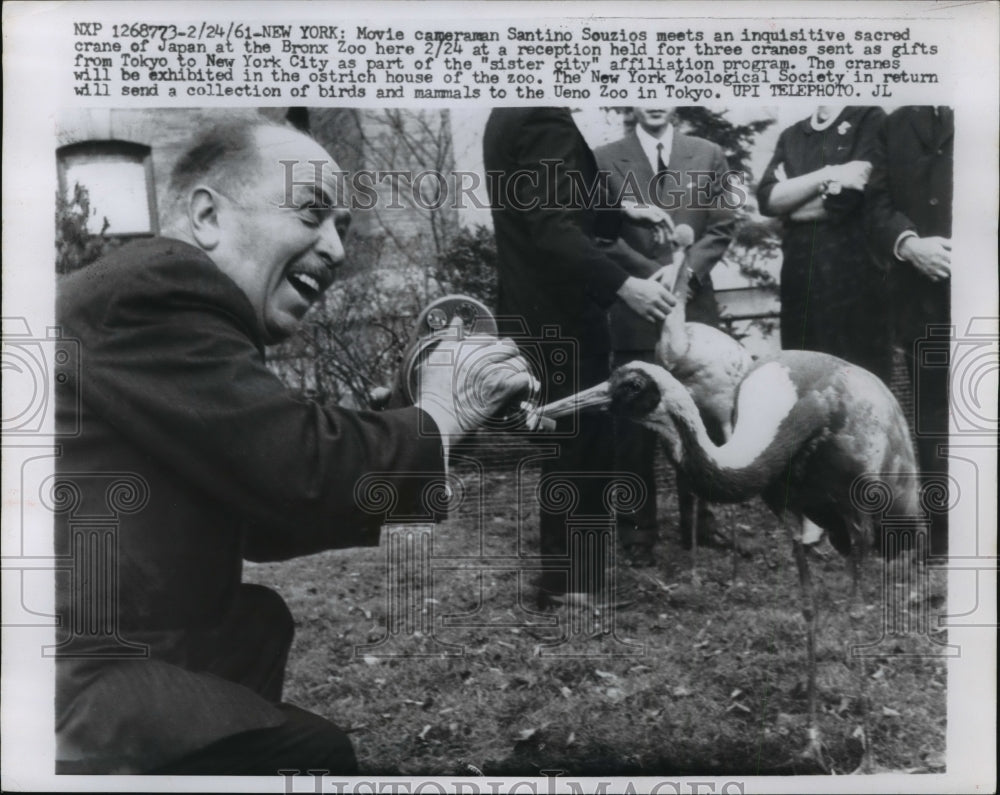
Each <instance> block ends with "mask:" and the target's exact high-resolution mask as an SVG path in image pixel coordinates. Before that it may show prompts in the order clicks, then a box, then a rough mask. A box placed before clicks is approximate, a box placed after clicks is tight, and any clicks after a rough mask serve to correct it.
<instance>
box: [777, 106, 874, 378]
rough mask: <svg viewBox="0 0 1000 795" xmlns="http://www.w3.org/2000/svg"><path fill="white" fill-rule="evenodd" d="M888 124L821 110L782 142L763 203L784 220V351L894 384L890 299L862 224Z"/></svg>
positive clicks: (861, 113) (850, 110)
mask: <svg viewBox="0 0 1000 795" xmlns="http://www.w3.org/2000/svg"><path fill="white" fill-rule="evenodd" d="M884 118H885V112H884V111H883V110H882V109H881V108H875V107H867V108H866V107H845V108H840V109H838V108H832V107H828V106H823V107H819V108H817V109H816V111H815V112H814V113H813V114H812V116H810V117H809V118H807V119H803V120H802V121H800V122H798V123H796V124H793V125H792V126H791V127H789V128H788V129H786V130H785V131H784V132H782V133H781V136H780V137H779V138H778V144H777V147H776V148H775V150H774V157H773V158H771V162H770V164H769V165H768V167H767V170H766V171H765V172H764V176H763V178H762V179H761V182H760V186H759V187H758V189H757V197H758V200H759V202H760V209H761V212H762V213H764V214H765V215H773V216H780V217H781V218H782V220H783V221H784V224H783V227H784V232H783V239H782V252H783V255H784V258H783V261H782V265H781V347H782V348H783V349H786V350H787V349H799V350H814V351H823V352H825V353H831V354H833V355H835V356H839V357H841V358H842V359H846V360H847V361H849V362H852V363H854V364H858V365H860V366H862V367H864V368H865V369H867V370H870V371H871V372H873V373H875V375H877V376H879V377H880V378H882V379H883V380H885V381H887V380H888V379H889V376H890V373H891V367H892V352H891V348H890V343H889V328H890V326H889V317H888V309H889V303H888V301H889V299H888V291H887V287H886V280H885V273H884V272H883V271H882V270H880V269H879V268H878V267H877V266H876V264H875V261H874V260H873V258H872V257H871V256H870V254H869V251H868V248H867V245H866V237H865V231H864V224H863V222H862V221H863V219H862V215H861V214H862V211H863V208H862V203H863V198H864V188H865V184H866V183H867V181H868V175H869V174H870V173H871V152H872V148H873V146H874V143H875V137H876V134H877V132H878V129H879V126H880V125H881V124H882V120H883V119H884Z"/></svg>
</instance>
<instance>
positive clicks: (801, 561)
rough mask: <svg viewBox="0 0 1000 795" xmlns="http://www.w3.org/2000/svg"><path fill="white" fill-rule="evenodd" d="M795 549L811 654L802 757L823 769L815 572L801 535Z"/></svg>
mask: <svg viewBox="0 0 1000 795" xmlns="http://www.w3.org/2000/svg"><path fill="white" fill-rule="evenodd" d="M792 546H793V548H794V551H795V565H796V567H797V568H798V570H799V586H800V588H801V591H802V617H803V618H804V619H805V622H806V648H807V653H808V666H809V671H808V677H809V681H808V689H807V693H808V696H807V697H808V703H809V743H808V745H806V748H805V750H804V751H803V752H802V754H801V756H802V758H804V759H810V760H812V761H815V762H816V764H818V765H819V766H820V767H822V768H823V769H824V770H826V769H827V765H826V763H825V762H824V760H823V742H822V739H821V737H820V731H819V726H818V724H817V723H816V593H815V589H814V588H813V582H812V575H811V573H810V571H809V561H808V560H806V550H805V546H804V545H803V543H802V537H801V535H800V534H796V535H794V536H793V539H792Z"/></svg>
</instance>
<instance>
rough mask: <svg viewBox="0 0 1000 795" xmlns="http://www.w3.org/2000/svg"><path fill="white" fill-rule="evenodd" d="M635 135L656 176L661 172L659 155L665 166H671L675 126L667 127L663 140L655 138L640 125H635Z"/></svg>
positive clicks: (669, 125)
mask: <svg viewBox="0 0 1000 795" xmlns="http://www.w3.org/2000/svg"><path fill="white" fill-rule="evenodd" d="M635 134H636V137H638V139H639V146H641V147H642V151H643V152H644V153H645V154H646V159H647V160H648V161H649V165H650V168H652V169H653V173H654V174H655V173H656V172H657V171H658V170H659V166H658V165H657V155H659V156H660V157H662V158H663V165H664V166H669V165H670V150H671V147H673V144H674V125H673V124H668V125H667V128H666V129H665V130H664V131H663V136H662V137H661V138H654V137H653V136H652V135H650V134H649V133H648V132H646V131H645V130H644V129H643V128H642V127H641V126H640V125H638V124H637V125H635ZM660 145H662V147H663V148H662V150H660V149H659V148H658V147H659V146H660ZM661 152H662V153H661Z"/></svg>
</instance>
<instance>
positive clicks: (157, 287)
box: [61, 260, 443, 558]
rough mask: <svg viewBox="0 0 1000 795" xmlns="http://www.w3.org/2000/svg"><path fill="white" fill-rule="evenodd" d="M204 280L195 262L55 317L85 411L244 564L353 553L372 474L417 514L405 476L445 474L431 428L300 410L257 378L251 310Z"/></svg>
mask: <svg viewBox="0 0 1000 795" xmlns="http://www.w3.org/2000/svg"><path fill="white" fill-rule="evenodd" d="M212 267H214V266H211V264H210V263H205V262H201V261H190V260H189V261H188V262H186V263H183V264H182V265H179V266H172V268H171V277H170V278H169V280H166V281H165V280H164V278H163V274H162V270H158V269H157V268H145V269H143V268H136V269H135V272H136V273H137V274H138V275H137V276H136V277H135V280H138V281H139V282H140V284H139V285H138V286H134V285H132V286H130V287H129V288H128V289H120V290H118V294H117V296H116V297H115V298H113V299H112V300H110V301H107V302H103V303H99V304H97V303H89V304H83V305H80V306H77V307H76V309H75V311H67V312H64V313H61V314H62V315H63V316H62V317H61V322H62V323H63V326H64V328H66V330H67V333H69V334H72V335H74V336H75V337H77V338H78V339H79V340H80V342H81V349H82V350H83V352H84V362H83V366H82V367H81V368H80V393H81V397H82V400H83V401H84V402H85V403H86V404H87V406H88V408H89V409H90V410H91V411H93V412H94V413H96V414H98V415H99V416H100V417H101V418H102V419H103V420H104V421H105V422H107V423H108V424H109V425H111V426H113V428H114V429H115V430H116V431H117V432H118V433H120V434H121V435H122V436H123V437H124V438H125V439H127V440H129V441H130V442H131V443H132V444H133V445H135V446H136V447H137V448H138V449H141V450H145V451H148V454H149V456H150V458H151V459H155V461H156V463H157V464H158V465H160V466H162V467H165V468H167V469H168V470H169V471H171V472H173V473H175V475H176V476H177V477H178V478H180V479H182V480H187V481H188V482H189V483H190V484H191V486H192V487H193V488H194V489H197V490H201V491H202V492H204V493H205V494H206V496H208V497H209V498H210V499H212V500H214V501H217V502H218V503H219V504H221V505H224V506H227V507H228V508H229V509H230V510H231V511H232V513H233V515H234V517H239V518H240V519H241V520H242V521H243V522H244V523H246V524H247V525H248V526H252V527H253V528H254V531H253V533H252V534H251V536H252V537H251V539H250V540H251V542H252V543H251V547H253V548H254V549H256V550H257V552H256V553H254V552H253V551H251V553H250V555H251V557H257V558H262V557H288V556H291V555H295V554H305V553H307V552H314V551H318V550H320V549H325V548H331V547H338V546H346V545H350V544H352V543H356V542H357V534H356V533H354V530H355V529H356V528H357V527H358V526H372V525H373V524H374V525H375V526H377V525H378V524H379V518H378V517H377V516H375V515H374V513H373V512H372V511H371V510H367V509H370V508H372V505H373V500H371V499H368V500H367V503H366V499H367V498H366V495H365V494H363V493H361V492H363V490H364V488H365V483H367V482H370V476H372V474H373V473H374V474H375V475H378V473H384V474H385V476H386V478H388V479H390V480H392V478H395V479H396V480H394V481H392V482H391V483H390V485H389V489H390V490H395V491H396V492H397V493H396V495H395V498H394V499H395V502H396V503H397V504H398V506H399V507H400V508H406V507H407V506H409V505H419V502H420V495H421V489H419V488H412V487H411V485H412V484H407V483H406V482H404V481H405V480H406V478H407V477H408V476H407V475H406V473H414V476H419V477H417V480H420V479H421V478H423V479H424V480H423V482H424V483H426V478H427V477H429V476H440V475H441V473H442V472H443V458H442V448H441V441H440V437H439V435H438V433H437V429H436V427H435V426H434V424H433V422H432V421H431V420H430V418H429V416H427V415H426V414H424V413H423V412H421V411H420V410H419V409H415V408H409V409H401V410H399V411H390V412H384V413H381V414H377V413H372V412H360V411H359V412H353V411H344V410H338V409H325V408H323V407H321V406H319V405H317V404H315V403H313V402H310V401H305V400H300V399H298V398H296V397H295V396H294V395H293V394H292V393H290V392H289V391H288V390H287V389H286V388H285V386H284V385H283V384H282V383H281V381H280V380H279V379H278V378H277V377H276V376H275V375H274V374H273V373H271V372H270V371H269V370H268V369H267V368H266V367H265V366H264V362H263V357H262V355H261V352H260V351H259V350H258V348H257V347H256V345H255V344H254V342H253V341H252V337H251V336H250V335H249V333H248V327H249V323H250V322H252V316H251V319H250V320H249V321H248V319H247V316H246V312H248V311H249V304H246V307H245V311H244V310H243V309H242V308H241V306H240V303H239V302H240V301H243V303H246V302H245V299H244V298H243V296H242V294H240V293H239V292H238V288H237V287H236V286H235V285H233V284H231V283H229V282H228V281H227V280H224V277H222V276H221V274H207V273H206V270H207V269H210V268H212ZM83 273H84V272H81V274H83ZM96 275H97V274H94V276H96ZM366 478H367V480H366ZM400 478H403V480H402V481H401V480H400ZM369 496H370V495H369ZM374 503H378V500H377V499H376V500H374ZM366 507H367V509H366ZM375 507H377V505H376V506H375ZM348 528H349V529H350V530H348ZM347 533H350V534H352V535H351V536H350V538H348V537H346V535H345V534H347ZM376 537H377V536H376Z"/></svg>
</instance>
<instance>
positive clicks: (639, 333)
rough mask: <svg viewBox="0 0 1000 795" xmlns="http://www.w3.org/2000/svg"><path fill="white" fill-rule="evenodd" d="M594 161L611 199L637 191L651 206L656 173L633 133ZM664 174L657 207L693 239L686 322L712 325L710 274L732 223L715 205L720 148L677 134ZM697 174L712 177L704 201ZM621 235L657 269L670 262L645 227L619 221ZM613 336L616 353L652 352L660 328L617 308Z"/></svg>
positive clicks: (722, 168) (722, 169)
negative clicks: (687, 228) (603, 173)
mask: <svg viewBox="0 0 1000 795" xmlns="http://www.w3.org/2000/svg"><path fill="white" fill-rule="evenodd" d="M594 156H595V157H596V158H597V163H598V165H599V166H600V168H601V170H602V171H608V172H610V177H609V180H608V182H609V188H610V195H611V197H612V198H613V199H615V198H621V195H622V192H623V191H624V192H625V195H626V196H629V195H630V194H632V193H633V192H634V190H635V186H637V187H638V191H639V195H640V197H641V199H642V201H644V202H647V203H654V202H653V199H654V197H653V196H651V195H650V188H651V183H652V181H653V177H654V176H655V174H654V172H653V169H652V168H651V167H650V164H649V160H648V159H647V158H646V153H645V152H643V150H642V146H641V145H640V143H639V138H638V136H637V135H636V134H635V133H634V132H632V133H630V134H628V135H626V136H625V137H624V138H622V139H621V140H618V141H613V142H612V143H610V144H607V145H605V146H602V147H599V148H598V149H596V150H595V152H594ZM667 170H668V171H669V172H672V173H671V174H670V175H668V177H667V178H666V179H663V180H662V181H661V188H662V189H661V191H660V196H659V200H660V203H661V206H663V207H665V209H666V210H667V213H668V214H669V215H670V217H671V219H672V220H673V222H674V224H675V225H676V224H687V225H688V226H690V227H691V229H692V230H693V231H694V236H695V242H694V243H693V244H692V245H691V247H690V248H689V249H688V252H687V256H686V259H685V261H686V262H687V265H688V267H689V268H691V270H692V272H693V274H694V278H693V279H692V285H693V286H694V289H693V291H692V292H693V295H692V298H691V302H690V303H689V305H688V318H687V319H688V320H694V321H698V322H704V323H711V324H713V325H714V324H715V323H717V322H718V310H717V308H716V307H715V296H714V292H713V288H712V277H711V275H710V274H711V271H712V268H714V267H715V265H716V263H717V262H718V261H719V260H720V259H721V258H722V255H723V254H725V252H726V249H727V248H728V247H729V241H730V238H731V237H732V232H733V225H734V224H735V221H736V216H735V214H734V213H733V211H732V210H729V209H726V208H724V207H722V206H720V204H719V201H718V199H719V196H720V195H721V193H722V185H721V183H720V180H721V178H722V175H723V174H725V173H726V172H727V171H728V170H729V166H728V164H727V163H726V158H725V155H724V154H723V152H722V149H721V148H720V147H719V146H717V145H716V144H713V143H710V142H709V141H706V140H703V139H701V138H695V137H693V136H690V135H685V134H684V133H681V132H679V131H678V130H676V129H675V130H674V138H673V143H672V145H671V150H670V162H669V163H668V164H667ZM695 172H701V173H703V174H708V175H710V176H709V177H708V179H709V180H710V182H709V184H708V185H707V186H706V187H707V188H708V195H707V198H708V201H707V202H706V200H705V199H706V197H705V195H704V194H702V195H698V194H697V193H696V190H697V188H698V187H699V185H704V184H705V183H704V180H705V179H706V177H704V176H702V177H698V176H697V175H696V174H695ZM706 204H707V206H705V205H706ZM619 235H620V237H621V239H622V240H623V241H624V242H625V243H626V244H627V245H628V246H630V247H631V248H633V249H635V250H636V251H638V252H639V253H641V254H643V255H644V256H646V257H648V258H650V259H651V260H654V261H655V263H656V266H657V267H659V266H660V265H665V264H667V263H668V262H669V261H670V258H671V254H672V249H671V247H670V246H669V245H659V246H658V245H657V244H656V243H655V242H654V240H653V232H652V229H651V228H650V227H649V226H646V225H643V224H637V223H635V222H632V221H630V220H629V219H628V218H627V217H624V216H622V218H621V228H620V230H619ZM654 270H655V268H654ZM652 273H653V270H650V271H648V272H639V273H632V275H635V276H641V277H646V276H649V275H651V274H652ZM611 333H612V336H613V338H614V345H615V349H616V350H652V348H653V347H654V346H655V344H656V340H657V338H658V336H659V326H658V324H655V323H650V322H649V321H646V320H643V319H642V318H640V317H638V316H636V315H635V314H634V313H629V314H626V313H624V312H621V311H619V309H618V308H617V307H615V308H612V310H611Z"/></svg>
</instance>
